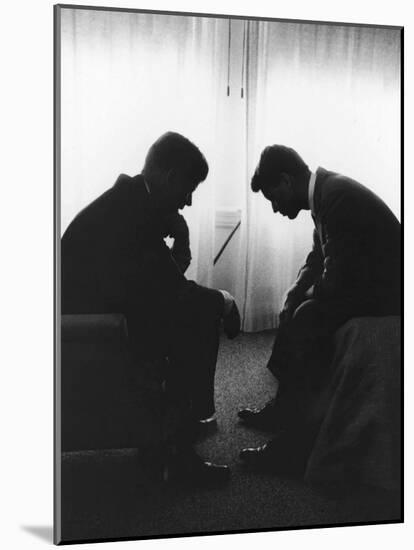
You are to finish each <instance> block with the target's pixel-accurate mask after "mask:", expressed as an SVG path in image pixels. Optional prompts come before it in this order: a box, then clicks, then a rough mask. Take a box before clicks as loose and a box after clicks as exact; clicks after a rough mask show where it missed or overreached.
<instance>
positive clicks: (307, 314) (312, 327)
mask: <svg viewBox="0 0 414 550" xmlns="http://www.w3.org/2000/svg"><path fill="white" fill-rule="evenodd" d="M290 328H291V332H292V337H293V338H294V340H296V341H298V342H309V341H313V340H317V339H318V338H320V337H321V335H322V334H323V332H324V316H323V312H322V310H321V308H320V305H319V303H318V302H317V300H313V299H311V300H306V301H305V302H302V304H300V306H299V307H298V308H297V309H296V310H295V313H294V314H293V317H292V320H291V327H290Z"/></svg>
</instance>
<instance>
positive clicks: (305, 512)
mask: <svg viewBox="0 0 414 550" xmlns="http://www.w3.org/2000/svg"><path fill="white" fill-rule="evenodd" d="M271 343H272V334H271V333H269V332H266V333H260V334H244V335H242V336H241V337H239V338H237V339H236V340H235V341H232V342H230V341H228V340H226V339H223V341H222V345H221V349H220V356H219V362H218V367H217V378H216V387H217V389H216V404H217V412H218V429H217V431H216V432H215V433H214V434H211V435H210V436H209V437H207V438H206V439H205V440H204V441H203V442H202V443H201V444H199V451H200V453H201V454H202V455H203V456H204V457H206V458H208V459H210V460H213V461H215V462H224V463H227V464H229V465H230V467H231V471H232V477H231V481H230V483H229V485H228V486H226V487H225V488H221V489H197V490H195V489H189V488H184V487H177V486H169V485H166V484H163V483H162V482H161V481H160V480H159V479H154V478H151V475H149V473H148V470H146V469H144V468H142V467H141V466H139V463H140V453H139V452H138V450H137V449H121V450H109V451H101V452H92V451H84V452H78V453H67V454H65V456H64V459H63V463H62V538H63V540H64V541H74V540H76V541H79V540H88V539H105V538H128V537H129V538H131V537H151V536H159V535H172V534H186V533H195V534H199V533H206V532H222V531H242V530H257V529H277V528H283V527H296V526H312V525H330V524H343V523H364V522H378V521H387V520H395V521H398V520H399V519H400V516H401V511H400V498H399V495H395V494H391V493H386V492H383V491H379V490H373V489H371V490H367V489H365V490H364V491H362V490H359V491H356V490H352V491H351V490H350V491H348V494H344V493H343V492H342V493H340V494H339V493H337V494H329V495H328V494H327V493H323V492H321V491H320V490H318V489H316V488H312V487H309V486H306V485H305V484H304V483H303V482H300V481H297V480H294V479H287V478H286V477H282V476H281V477H278V476H277V475H274V474H273V475H272V474H260V475H258V474H253V473H250V472H246V471H245V470H244V469H243V468H242V467H241V465H240V463H239V461H238V452H239V449H240V448H242V447H243V446H246V445H251V444H260V443H261V442H264V441H265V440H266V436H265V435H264V434H260V433H258V432H254V431H251V430H248V429H246V428H244V427H243V426H241V425H240V424H238V422H237V417H236V412H237V409H238V408H239V407H240V406H243V405H246V404H256V403H259V402H260V403H263V402H264V401H265V400H266V399H267V398H268V397H270V396H272V394H273V393H274V391H275V381H274V380H273V378H272V376H271V375H270V373H268V372H267V370H266V369H265V368H264V365H265V363H266V359H267V357H268V355H269V353H270V348H271Z"/></svg>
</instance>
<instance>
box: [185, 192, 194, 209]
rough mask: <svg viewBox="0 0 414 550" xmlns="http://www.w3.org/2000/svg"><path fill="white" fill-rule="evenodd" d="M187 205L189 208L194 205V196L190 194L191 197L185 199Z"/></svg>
mask: <svg viewBox="0 0 414 550" xmlns="http://www.w3.org/2000/svg"><path fill="white" fill-rule="evenodd" d="M185 204H186V205H187V206H191V205H192V204H193V195H192V194H191V193H190V194H189V195H187V196H186V198H185Z"/></svg>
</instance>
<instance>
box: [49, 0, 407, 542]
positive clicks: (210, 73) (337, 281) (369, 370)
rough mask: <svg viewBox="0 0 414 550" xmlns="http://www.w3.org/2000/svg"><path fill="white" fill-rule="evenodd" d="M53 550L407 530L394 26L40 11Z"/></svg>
mask: <svg viewBox="0 0 414 550" xmlns="http://www.w3.org/2000/svg"><path fill="white" fill-rule="evenodd" d="M54 14H55V20H54V23H55V228H56V231H55V290H56V292H55V314H56V316H55V323H56V324H55V327H56V330H55V334H56V341H55V404H56V409H55V527H54V530H55V543H57V544H63V543H74V542H93V541H96V542H99V541H109V540H122V539H144V538H159V537H172V536H187V535H214V534H220V533H245V532H258V531H266V530H267V531H277V530H281V529H298V528H311V527H315V526H318V527H324V526H343V525H348V526H353V525H360V524H376V523H386V522H388V523H390V522H401V521H402V518H403V510H402V453H401V450H402V433H401V422H402V418H401V417H402V408H401V402H402V392H401V380H402V376H401V373H402V362H401V310H402V306H401V301H402V284H401V277H402V270H401V267H402V255H401V254H402V252H401V214H402V212H401V191H402V180H401V177H402V176H401V174H402V170H401V151H402V144H401V141H402V133H401V125H402V116H401V114H402V44H403V42H402V38H403V29H402V28H401V27H388V26H378V25H366V24H364V25H362V24H361V25H356V24H346V23H332V22H330V23H324V22H316V21H292V20H275V19H273V20H272V19H261V18H258V17H250V18H249V17H237V16H229V15H208V14H189V13H173V12H170V13H167V12H154V11H140V10H129V9H122V8H119V9H114V8H113V9H112V8H111V9H110V8H97V7H85V6H75V5H58V6H55V12H54Z"/></svg>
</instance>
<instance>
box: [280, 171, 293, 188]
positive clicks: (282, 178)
mask: <svg viewBox="0 0 414 550" xmlns="http://www.w3.org/2000/svg"><path fill="white" fill-rule="evenodd" d="M279 182H280V183H284V184H285V185H289V186H290V185H291V179H290V176H289V174H288V173H287V172H280V177H279Z"/></svg>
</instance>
